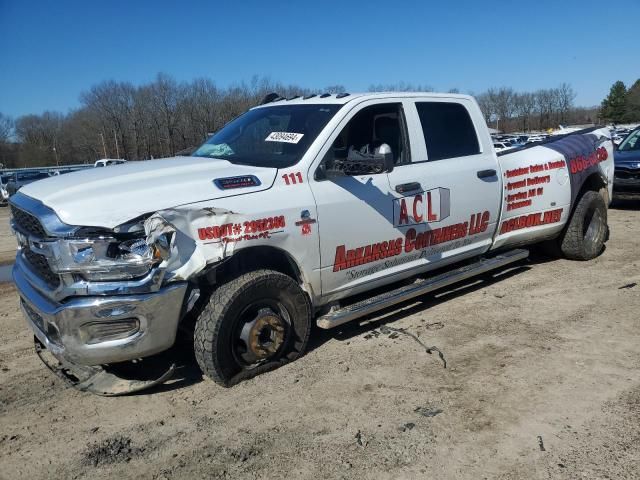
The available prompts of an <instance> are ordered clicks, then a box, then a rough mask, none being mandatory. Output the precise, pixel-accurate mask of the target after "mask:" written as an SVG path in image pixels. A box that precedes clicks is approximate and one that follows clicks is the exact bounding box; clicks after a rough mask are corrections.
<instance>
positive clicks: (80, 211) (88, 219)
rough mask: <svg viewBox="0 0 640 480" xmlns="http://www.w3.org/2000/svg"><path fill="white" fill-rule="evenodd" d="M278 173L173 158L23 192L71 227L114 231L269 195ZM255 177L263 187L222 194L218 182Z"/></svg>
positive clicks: (93, 171) (73, 176)
mask: <svg viewBox="0 0 640 480" xmlns="http://www.w3.org/2000/svg"><path fill="white" fill-rule="evenodd" d="M276 174H277V170H276V169H275V168H260V167H253V166H245V165H235V164H232V163H230V162H228V161H226V160H217V159H211V158H199V157H175V158H166V159H162V160H147V161H144V162H127V163H125V164H122V165H114V166H110V167H103V168H90V169H87V170H82V171H80V172H75V173H69V174H65V175H59V176H56V177H52V178H48V179H45V180H41V181H38V182H34V183H31V184H29V185H27V186H25V187H23V188H22V189H21V190H20V192H21V193H23V194H24V195H28V196H29V197H32V198H35V199H37V200H40V201H41V202H42V203H44V204H45V205H46V206H48V207H50V208H52V209H53V210H54V211H55V212H56V213H57V214H58V216H59V217H60V219H61V220H62V221H63V222H65V223H67V224H69V225H81V226H92V227H105V228H114V227H116V226H118V225H120V224H122V223H124V222H127V221H129V220H132V219H134V218H136V217H139V216H140V215H144V214H146V213H151V212H155V211H157V210H164V209H167V208H172V207H178V206H181V205H186V204H189V203H195V202H202V201H206V200H214V199H216V198H223V197H229V196H232V195H242V194H247V193H253V192H258V191H261V190H267V189H269V188H270V187H271V186H272V185H273V182H274V180H275V177H276ZM243 175H253V176H255V177H257V178H258V180H259V182H260V185H258V186H245V187H240V188H231V189H222V188H220V187H218V186H216V184H215V183H214V180H216V179H221V178H229V177H235V176H243Z"/></svg>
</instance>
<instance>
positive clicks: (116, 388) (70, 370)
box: [34, 337, 176, 397]
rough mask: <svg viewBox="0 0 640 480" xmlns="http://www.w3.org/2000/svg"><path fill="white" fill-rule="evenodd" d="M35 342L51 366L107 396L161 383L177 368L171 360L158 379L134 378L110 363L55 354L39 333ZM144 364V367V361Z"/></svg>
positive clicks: (74, 384) (76, 384)
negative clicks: (73, 360)
mask: <svg viewBox="0 0 640 480" xmlns="http://www.w3.org/2000/svg"><path fill="white" fill-rule="evenodd" d="M34 343H35V350H36V353H37V354H38V357H40V360H42V363H44V364H45V365H46V366H47V368H48V369H49V370H51V371H52V372H53V373H55V374H56V375H57V376H59V377H60V378H62V379H63V380H64V381H65V382H66V383H68V384H69V385H71V386H72V387H73V388H75V389H77V390H80V391H81V392H91V393H94V394H96V395H101V396H104V397H117V396H119V395H127V394H131V393H136V392H140V391H142V390H146V389H148V388H151V387H155V386H156V385H160V384H161V383H164V382H166V381H167V380H169V379H170V378H171V376H172V375H173V373H174V371H175V368H176V365H175V363H174V364H171V366H170V367H169V369H168V370H166V371H164V373H162V375H160V376H159V377H158V378H154V379H144V380H140V379H130V378H125V377H124V376H122V375H121V374H118V373H117V372H116V371H115V370H114V369H111V368H109V366H101V365H97V366H91V367H90V366H86V365H78V364H75V363H71V362H69V361H67V360H64V359H61V358H58V357H55V356H54V355H53V354H52V353H51V352H50V351H49V350H47V348H46V347H45V346H44V345H43V344H42V343H41V342H40V340H38V339H37V338H36V337H34ZM140 368H144V367H143V366H142V365H141V367H140ZM127 376H128V375H127Z"/></svg>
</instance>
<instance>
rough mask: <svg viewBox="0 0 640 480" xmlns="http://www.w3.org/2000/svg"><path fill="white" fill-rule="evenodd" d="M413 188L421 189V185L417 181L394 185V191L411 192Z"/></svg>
mask: <svg viewBox="0 0 640 480" xmlns="http://www.w3.org/2000/svg"><path fill="white" fill-rule="evenodd" d="M414 190H422V185H420V183H419V182H409V183H402V184H400V185H396V192H398V193H405V192H413V191H414Z"/></svg>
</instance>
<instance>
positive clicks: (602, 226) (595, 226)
mask: <svg viewBox="0 0 640 480" xmlns="http://www.w3.org/2000/svg"><path fill="white" fill-rule="evenodd" d="M608 228H609V227H608V226H607V205H606V203H605V201H604V198H603V197H602V195H601V194H600V193H598V192H594V191H592V190H589V191H586V192H585V193H584V195H582V197H580V200H578V204H577V205H576V208H575V209H574V211H573V214H572V215H571V219H570V220H569V223H568V225H567V227H566V229H565V231H564V233H563V234H562V236H561V237H560V239H559V241H558V246H559V247H560V250H561V252H562V255H563V256H564V257H566V258H568V259H570V260H591V259H592V258H595V257H597V256H598V255H600V253H601V252H602V249H603V247H604V242H605V240H606V237H607V230H608Z"/></svg>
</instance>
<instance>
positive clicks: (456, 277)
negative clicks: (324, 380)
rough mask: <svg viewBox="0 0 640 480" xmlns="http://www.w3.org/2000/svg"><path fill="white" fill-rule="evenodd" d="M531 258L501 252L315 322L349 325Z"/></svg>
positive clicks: (328, 325) (523, 253) (324, 325)
mask: <svg viewBox="0 0 640 480" xmlns="http://www.w3.org/2000/svg"><path fill="white" fill-rule="evenodd" d="M528 256H529V251H528V250H523V249H515V250H510V251H508V252H504V253H501V254H499V255H496V256H495V257H491V258H482V259H480V260H478V261H477V262H475V263H472V264H470V265H465V266H463V267H460V268H456V269H454V270H449V271H447V272H444V273H441V274H439V275H436V276H435V277H431V278H428V279H425V280H422V281H418V282H416V283H412V284H411V285H404V286H402V287H399V288H396V289H395V290H391V291H388V292H384V293H381V294H379V295H376V296H374V297H371V298H366V299H364V300H361V301H359V302H356V303H353V304H351V305H346V306H344V307H342V308H339V309H336V310H332V311H330V312H329V313H327V314H325V315H323V316H321V317H318V320H317V321H316V323H317V325H318V327H320V328H324V329H330V328H334V327H337V326H339V325H342V324H343V323H347V322H350V321H351V320H355V319H356V318H359V317H363V316H365V315H369V314H371V313H375V312H377V311H379V310H383V309H385V308H387V307H391V306H393V305H396V304H398V303H401V302H404V301H406V300H411V299H412V298H415V297H419V296H421V295H424V294H426V293H429V292H432V291H434V290H438V289H440V288H443V287H448V286H449V285H452V284H454V283H457V282H460V281H462V280H466V279H468V278H471V277H474V276H476V275H480V274H482V273H485V272H488V271H490V270H494V269H496V268H500V267H504V266H506V265H509V264H510V263H514V262H517V261H520V260H524V259H525V258H527V257H528Z"/></svg>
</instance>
